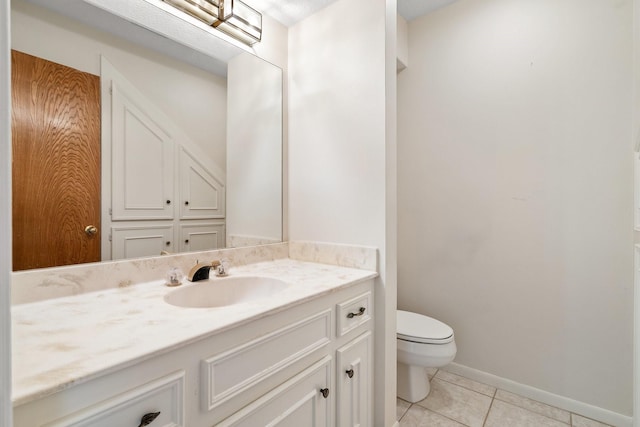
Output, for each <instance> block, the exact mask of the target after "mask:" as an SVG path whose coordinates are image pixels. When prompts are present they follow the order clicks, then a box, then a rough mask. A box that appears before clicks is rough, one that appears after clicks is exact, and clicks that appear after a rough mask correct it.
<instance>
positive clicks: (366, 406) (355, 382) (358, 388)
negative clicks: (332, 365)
mask: <svg viewBox="0 0 640 427" xmlns="http://www.w3.org/2000/svg"><path fill="white" fill-rule="evenodd" d="M371 337H372V335H371V332H366V333H364V334H362V335H360V336H359V337H358V338H356V339H354V340H353V341H350V342H349V343H348V344H346V345H345V346H343V347H341V348H339V349H338V350H337V352H336V360H337V363H336V365H337V366H336V369H337V373H336V389H337V390H336V391H337V396H336V400H337V408H336V425H337V426H338V427H347V426H349V427H357V426H360V427H367V426H370V425H371V423H372V421H373V415H372V409H373V408H372V401H371V398H372V397H371V394H372V391H371V390H372V389H371V387H372V385H373V384H372V383H371V377H372V375H373V371H372V369H371V368H372V366H373V363H372V362H373V360H372V338H371Z"/></svg>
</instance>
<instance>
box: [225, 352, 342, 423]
mask: <svg viewBox="0 0 640 427" xmlns="http://www.w3.org/2000/svg"><path fill="white" fill-rule="evenodd" d="M323 391H324V394H323ZM331 393H332V391H331V357H330V356H326V357H324V358H323V359H321V360H320V361H319V362H317V363H316V364H314V365H312V366H310V367H309V368H307V369H306V370H304V371H303V372H301V373H300V374H298V375H296V376H295V377H293V378H291V379H290V380H289V381H287V382H285V383H284V384H282V385H280V386H278V387H276V388H275V389H274V390H272V391H270V392H269V393H267V394H266V395H264V396H263V397H261V398H259V399H258V400H256V401H255V402H253V403H251V404H250V405H248V406H246V407H245V408H244V409H242V410H240V411H238V412H236V413H235V414H234V415H232V416H231V417H229V418H227V419H226V420H224V421H223V422H221V423H220V424H218V426H219V427H222V426H224V427H228V426H234V427H241V426H243V427H255V426H270V427H271V426H279V427H301V426H304V427H320V426H330V425H331V400H332V396H331Z"/></svg>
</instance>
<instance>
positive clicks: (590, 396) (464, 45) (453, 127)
mask: <svg viewBox="0 0 640 427" xmlns="http://www.w3.org/2000/svg"><path fill="white" fill-rule="evenodd" d="M632 16H633V14H632V0H618V1H599V0H565V1H562V2H558V1H555V0H537V1H525V0H461V1H459V2H457V3H455V4H454V5H452V6H449V7H447V8H444V9H441V10H438V11H437V12H434V13H433V14H430V15H427V16H425V17H422V18H419V19H416V20H414V21H411V22H410V24H409V58H410V66H409V67H408V68H407V69H406V70H405V71H403V72H402V73H400V74H399V78H398V100H399V101H398V117H399V119H398V120H399V123H398V129H399V132H398V140H399V147H398V157H399V165H400V166H399V173H398V180H399V195H398V198H399V224H400V226H399V250H398V252H399V279H398V283H399V284H398V303H399V307H400V308H403V309H409V310H414V311H417V312H420V313H425V314H428V315H432V316H434V317H436V318H439V319H441V320H443V321H444V322H446V323H448V324H450V325H451V326H452V327H453V328H454V330H455V334H456V341H457V343H458V356H457V358H456V361H457V362H458V363H460V364H462V365H467V366H469V367H472V368H475V369H478V370H481V371H485V372H488V373H492V374H495V375H498V376H500V377H504V378H507V379H511V380H513V381H516V382H518V383H522V384H526V385H529V386H532V387H535V388H538V389H542V390H545V391H548V392H551V393H555V394H558V395H561V396H565V397H569V398H571V399H575V400H578V401H581V402H585V403H588V404H590V405H594V406H597V407H601V408H605V409H608V410H610V411H614V412H617V413H620V414H625V415H630V414H631V411H632V347H633V346H632V327H633V323H632V319H633V311H632V310H633V307H632V301H633V287H632V283H633V280H632V279H633V276H632V275H633V258H632V257H633V235H632V224H633V218H632V211H633V206H632V202H633V196H632V194H633V189H632V179H633V171H632V163H631V152H632V149H633V141H632V120H631V119H632V118H631V113H632Z"/></svg>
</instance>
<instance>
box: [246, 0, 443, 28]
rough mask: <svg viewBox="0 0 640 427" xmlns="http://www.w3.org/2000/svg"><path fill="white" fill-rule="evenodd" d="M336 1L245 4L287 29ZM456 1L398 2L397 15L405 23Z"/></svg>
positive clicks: (261, 0) (254, 0)
mask: <svg viewBox="0 0 640 427" xmlns="http://www.w3.org/2000/svg"><path fill="white" fill-rule="evenodd" d="M334 1H336V0H246V3H247V4H248V5H249V6H251V7H253V8H254V9H256V10H258V11H260V12H261V13H263V14H265V15H268V16H270V17H272V18H273V19H275V20H276V21H279V22H280V23H282V24H283V25H286V26H287V27H290V26H292V25H293V24H295V23H296V22H298V21H301V20H302V19H304V18H306V17H307V16H309V15H312V14H313V13H315V12H316V11H318V10H320V9H322V8H323V7H325V6H327V5H329V4H331V3H333V2H334ZM454 1H456V0H398V13H399V14H400V15H402V17H404V19H406V20H407V21H410V20H412V19H415V18H417V17H418V16H422V15H424V14H426V13H429V12H431V11H433V10H436V9H439V8H441V7H444V6H446V5H448V4H451V3H453V2H454Z"/></svg>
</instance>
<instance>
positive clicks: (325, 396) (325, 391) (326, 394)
mask: <svg viewBox="0 0 640 427" xmlns="http://www.w3.org/2000/svg"><path fill="white" fill-rule="evenodd" d="M320 393H322V397H324V398H325V399H326V398H327V397H329V389H328V388H321V389H320Z"/></svg>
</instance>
